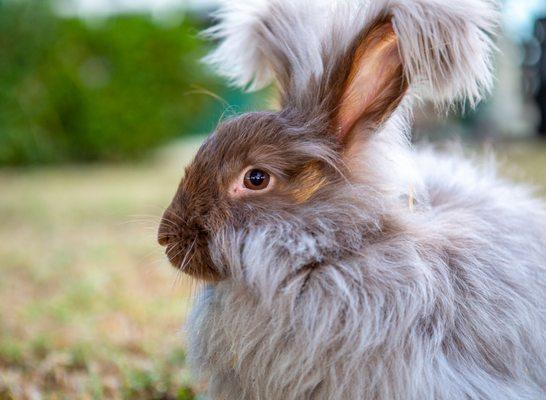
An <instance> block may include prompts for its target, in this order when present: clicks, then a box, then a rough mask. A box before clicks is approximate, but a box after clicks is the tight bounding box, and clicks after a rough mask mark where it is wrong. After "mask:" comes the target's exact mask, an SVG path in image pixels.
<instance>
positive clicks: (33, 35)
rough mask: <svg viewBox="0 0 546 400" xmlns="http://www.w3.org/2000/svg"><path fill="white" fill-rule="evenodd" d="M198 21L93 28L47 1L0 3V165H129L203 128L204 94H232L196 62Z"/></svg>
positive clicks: (125, 21)
mask: <svg viewBox="0 0 546 400" xmlns="http://www.w3.org/2000/svg"><path fill="white" fill-rule="evenodd" d="M201 24H202V23H201V22H200V20H199V19H198V18H196V17H194V16H192V15H191V14H187V15H185V16H183V18H180V22H178V23H175V24H172V23H171V24H158V23H157V22H156V21H154V20H153V19H152V18H151V17H150V16H148V15H145V14H135V15H116V16H112V17H110V18H107V19H103V20H100V21H92V23H91V22H90V21H84V20H81V19H78V18H72V17H60V16H58V15H56V14H55V13H53V12H52V11H51V9H50V8H49V7H48V5H47V2H46V1H44V0H29V1H23V2H21V1H19V2H2V1H1V0H0V165H23V164H37V163H53V162H65V161H94V160H113V161H117V160H128V159H135V158H139V157H142V156H143V155H145V154H146V153H147V152H148V151H149V150H151V149H153V148H154V147H155V146H157V145H159V144H161V143H163V142H165V141H167V140H168V139H171V138H173V137H177V136H182V135H185V134H188V133H191V132H196V131H198V130H204V129H210V128H211V126H212V125H214V122H216V121H210V122H212V123H209V122H208V121H207V122H204V121H203V119H204V118H205V119H207V117H208V119H209V120H210V119H211V118H210V115H211V114H214V112H213V111H211V110H216V112H218V108H219V107H221V105H220V106H219V104H218V103H219V101H218V100H216V99H214V97H213V96H208V95H206V94H204V92H206V91H211V92H214V93H217V94H219V95H220V96H226V95H227V96H228V97H229V96H233V94H234V92H229V91H227V89H226V88H225V87H224V86H223V85H222V84H221V83H220V81H219V80H216V79H214V78H212V77H211V76H210V75H208V74H207V72H206V69H205V68H203V66H202V65H201V64H200V63H199V59H200V58H201V56H202V55H203V54H204V52H205V50H206V49H204V43H203V41H202V40H201V39H199V37H198V32H199V31H200V30H201V29H202V28H203V27H202V26H201ZM201 89H206V90H201ZM236 96H239V97H238V100H241V97H240V95H237V94H236ZM231 100H232V99H231ZM236 101H237V99H236ZM220 111H221V110H220ZM215 119H217V117H216V118H215ZM200 133H201V132H200Z"/></svg>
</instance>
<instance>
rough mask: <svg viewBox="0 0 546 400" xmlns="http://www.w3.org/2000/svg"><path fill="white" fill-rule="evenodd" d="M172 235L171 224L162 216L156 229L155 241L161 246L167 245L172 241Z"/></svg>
mask: <svg viewBox="0 0 546 400" xmlns="http://www.w3.org/2000/svg"><path fill="white" fill-rule="evenodd" d="M174 235H175V233H174V232H173V226H172V224H171V223H170V222H169V221H167V220H166V219H165V218H163V219H162V220H161V223H160V224H159V229H158V231H157V242H158V243H159V244H160V245H161V246H168V245H169V244H170V243H171V242H172V241H173V237H174Z"/></svg>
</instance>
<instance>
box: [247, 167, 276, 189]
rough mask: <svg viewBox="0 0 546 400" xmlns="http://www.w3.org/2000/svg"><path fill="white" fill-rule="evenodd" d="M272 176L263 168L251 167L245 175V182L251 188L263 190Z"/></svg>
mask: <svg viewBox="0 0 546 400" xmlns="http://www.w3.org/2000/svg"><path fill="white" fill-rule="evenodd" d="M269 180H270V176H269V174H268V173H267V172H265V171H263V170H261V169H257V168H254V169H250V170H248V171H247V172H246V174H245V177H244V184H245V187H246V188H247V189H250V190H263V189H265V188H266V187H267V186H268V185H269Z"/></svg>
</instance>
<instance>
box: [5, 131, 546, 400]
mask: <svg viewBox="0 0 546 400" xmlns="http://www.w3.org/2000/svg"><path fill="white" fill-rule="evenodd" d="M197 145H198V142H197V141H195V142H188V143H184V144H183V145H181V146H177V147H175V148H174V149H172V150H170V151H167V152H164V153H162V154H161V155H160V156H159V157H158V160H156V161H154V162H150V163H148V164H141V165H138V166H87V167H77V166H74V167H67V166H64V167H51V168H41V169H31V170H3V171H2V170H0V188H1V195H0V399H10V398H14V399H25V398H29V399H30V398H44V399H76V398H77V399H102V398H126V399H178V400H191V399H195V398H197V395H196V394H195V393H198V392H199V388H198V385H196V384H194V383H192V381H191V377H190V375H189V372H188V371H187V368H186V365H185V354H184V338H183V335H182V333H181V326H182V324H183V322H184V318H185V315H186V314H187V312H188V310H189V308H190V306H191V298H192V294H193V293H195V290H196V286H195V284H194V283H192V282H191V281H190V280H188V279H187V278H185V277H179V276H177V275H176V273H175V271H174V269H172V268H170V267H169V266H168V264H167V262H166V260H165V259H164V257H163V255H162V250H161V249H160V248H159V246H157V245H156V243H155V230H156V224H157V222H158V219H159V216H160V215H161V211H162V209H163V208H164V207H165V206H166V205H167V204H168V202H169V201H170V199H171V196H172V194H173V193H174V190H175V189H176V185H177V183H178V180H179V179H180V176H181V174H182V170H183V165H184V164H185V163H186V162H187V161H188V160H189V159H190V157H191V155H192V154H193V152H194V150H195V149H196V147H197ZM498 153H499V159H500V160H501V162H502V164H503V168H502V169H503V171H504V173H505V174H507V175H509V176H511V177H513V178H516V179H518V180H523V181H528V182H531V183H534V184H535V185H537V186H538V187H541V188H542V190H543V191H542V193H543V194H546V192H545V191H544V188H546V147H545V146H544V145H540V146H539V145H535V144H522V145H520V144H512V145H509V146H503V147H501V148H499V151H498ZM39 395H40V397H39Z"/></svg>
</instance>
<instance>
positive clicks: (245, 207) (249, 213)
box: [158, 113, 338, 281]
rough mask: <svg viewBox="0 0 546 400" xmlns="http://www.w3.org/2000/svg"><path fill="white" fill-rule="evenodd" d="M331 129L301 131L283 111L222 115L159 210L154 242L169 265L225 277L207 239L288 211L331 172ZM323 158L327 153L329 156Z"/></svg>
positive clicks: (204, 276) (212, 278)
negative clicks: (327, 131) (169, 199)
mask: <svg viewBox="0 0 546 400" xmlns="http://www.w3.org/2000/svg"><path fill="white" fill-rule="evenodd" d="M333 146H334V144H333V143H332V142H331V139H330V136H329V135H325V134H324V133H323V132H321V130H320V129H319V128H318V127H317V128H316V129H313V130H309V131H306V132H303V131H302V129H301V128H299V127H297V126H296V125H294V124H293V121H290V120H289V119H288V118H287V117H286V116H285V115H283V114H282V113H280V114H274V113H252V114H246V115H243V116H240V117H238V118H236V119H233V120H230V121H226V122H225V123H223V124H222V125H220V126H219V127H218V129H217V131H216V132H215V133H214V134H213V135H212V136H211V137H209V138H208V140H207V141H205V143H204V144H203V145H202V146H201V148H200V149H199V151H198V153H197V155H196V157H195V159H194V161H193V162H192V163H191V164H190V165H189V166H188V167H187V169H186V174H185V177H184V178H183V179H182V181H181V183H180V185H179V187H178V190H177V192H176V195H175V196H174V199H173V200H172V202H171V204H170V206H169V207H168V208H167V210H166V211H165V213H164V214H163V219H162V221H161V224H160V227H159V234H158V241H159V243H160V244H161V245H162V246H165V247H166V254H167V256H168V257H169V260H170V261H171V263H172V264H173V266H175V267H176V268H180V269H182V271H184V272H186V273H188V274H190V275H192V276H195V277H197V278H201V279H204V280H208V281H216V280H220V279H223V278H225V277H226V274H228V272H226V270H225V268H224V267H223V266H221V265H214V263H213V261H212V257H211V255H210V250H209V243H210V240H211V239H212V238H213V236H214V235H215V234H216V233H218V232H219V231H221V230H223V229H226V228H232V229H244V228H245V226H252V225H253V224H260V223H263V222H264V221H271V220H274V219H275V218H278V217H279V216H280V215H281V214H282V213H283V212H293V208H294V207H298V206H302V205H304V204H306V203H309V201H310V200H311V199H312V198H313V196H316V195H317V193H319V192H320V189H321V188H322V187H324V186H325V185H326V183H327V182H330V183H332V182H333V181H335V180H336V179H337V177H338V173H337V172H336V170H335V168H332V167H331V166H330V162H333V158H334V156H333V154H332V150H331V149H332V147H333ZM327 160H330V162H328V161H327Z"/></svg>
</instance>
